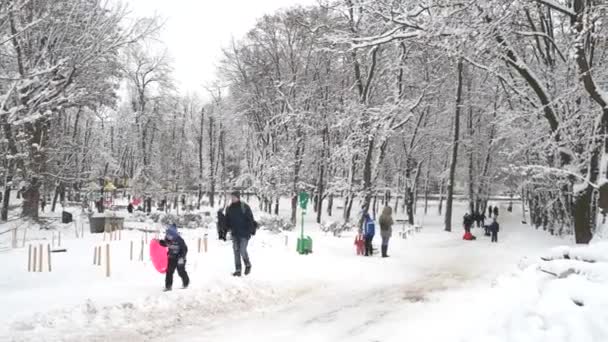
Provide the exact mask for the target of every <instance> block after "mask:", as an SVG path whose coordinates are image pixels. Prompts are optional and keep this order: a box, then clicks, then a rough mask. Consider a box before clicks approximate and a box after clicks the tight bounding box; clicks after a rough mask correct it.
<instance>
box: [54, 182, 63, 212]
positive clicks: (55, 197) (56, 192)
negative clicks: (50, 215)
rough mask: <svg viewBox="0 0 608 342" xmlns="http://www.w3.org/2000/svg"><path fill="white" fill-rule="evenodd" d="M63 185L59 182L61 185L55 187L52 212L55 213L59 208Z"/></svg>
mask: <svg viewBox="0 0 608 342" xmlns="http://www.w3.org/2000/svg"><path fill="white" fill-rule="evenodd" d="M63 186H64V185H63V183H62V182H59V184H58V185H57V186H56V187H55V196H53V203H52V205H51V212H55V208H56V206H57V199H59V194H60V193H61V192H62V188H63Z"/></svg>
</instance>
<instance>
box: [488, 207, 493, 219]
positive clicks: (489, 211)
mask: <svg viewBox="0 0 608 342" xmlns="http://www.w3.org/2000/svg"><path fill="white" fill-rule="evenodd" d="M488 218H489V219H491V218H492V206H491V205H489V206H488Z"/></svg>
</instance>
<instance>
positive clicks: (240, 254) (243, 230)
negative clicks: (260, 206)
mask: <svg viewBox="0 0 608 342" xmlns="http://www.w3.org/2000/svg"><path fill="white" fill-rule="evenodd" d="M231 195H232V204H230V206H229V207H228V209H226V227H228V229H229V230H230V234H231V236H232V248H233V250H234V268H235V271H234V273H233V274H232V275H233V276H235V277H240V276H241V271H242V264H241V259H243V262H244V263H245V275H248V274H249V273H250V272H251V260H250V259H249V253H248V252H247V245H248V244H249V239H250V238H251V236H252V235H255V230H256V228H257V223H256V222H255V220H254V219H253V213H252V212H251V208H250V207H249V206H248V205H247V204H246V203H243V202H241V193H240V192H238V191H234V192H233V193H232V194H231Z"/></svg>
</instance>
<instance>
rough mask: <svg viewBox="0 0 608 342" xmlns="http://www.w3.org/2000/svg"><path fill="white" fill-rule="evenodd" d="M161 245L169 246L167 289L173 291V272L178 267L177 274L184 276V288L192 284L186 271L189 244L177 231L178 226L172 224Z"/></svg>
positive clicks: (166, 276) (166, 275)
mask: <svg viewBox="0 0 608 342" xmlns="http://www.w3.org/2000/svg"><path fill="white" fill-rule="evenodd" d="M159 243H160V245H161V246H165V247H167V257H168V262H167V273H166V274H165V291H171V289H172V286H173V273H174V272H175V270H176V269H177V274H178V275H179V277H180V278H182V285H183V288H187V287H188V285H189V284H190V278H189V277H188V273H187V272H186V255H187V254H188V246H187V245H186V242H185V241H184V239H182V237H181V236H179V234H178V233H177V227H176V226H175V224H172V225H171V226H170V227H169V229H167V233H166V235H165V239H164V240H160V241H159Z"/></svg>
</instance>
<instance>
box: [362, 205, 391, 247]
mask: <svg viewBox="0 0 608 342" xmlns="http://www.w3.org/2000/svg"><path fill="white" fill-rule="evenodd" d="M378 223H379V224H380V236H381V237H382V245H381V251H382V257H383V258H388V256H389V255H388V242H389V240H390V238H391V236H392V234H393V223H394V221H393V209H392V208H391V207H389V206H386V207H384V209H382V214H381V215H380V219H379V220H378ZM359 227H360V228H359V234H361V235H363V240H364V243H365V254H364V255H365V256H372V255H373V254H374V249H373V246H372V241H373V240H374V236H375V235H376V223H375V222H374V220H373V219H372V218H371V216H370V215H369V213H367V212H366V211H364V213H363V216H362V219H361V222H360V224H359Z"/></svg>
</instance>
